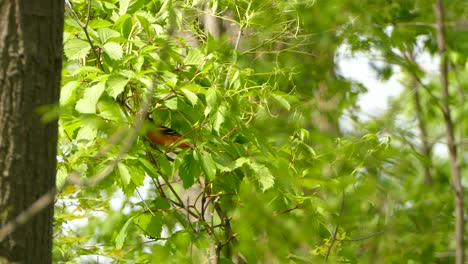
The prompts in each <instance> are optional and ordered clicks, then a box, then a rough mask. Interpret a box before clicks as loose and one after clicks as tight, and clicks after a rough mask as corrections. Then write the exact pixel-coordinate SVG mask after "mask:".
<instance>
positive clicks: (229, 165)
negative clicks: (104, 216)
mask: <svg viewBox="0 0 468 264" xmlns="http://www.w3.org/2000/svg"><path fill="white" fill-rule="evenodd" d="M216 161H217V163H216V165H217V166H218V168H219V170H220V171H221V172H230V171H233V170H235V169H238V168H240V167H242V166H244V165H245V164H250V160H249V159H247V158H245V157H241V158H238V159H237V160H235V161H233V162H229V161H228V162H226V161H224V160H220V159H217V160H216Z"/></svg>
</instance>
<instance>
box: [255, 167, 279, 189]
mask: <svg viewBox="0 0 468 264" xmlns="http://www.w3.org/2000/svg"><path fill="white" fill-rule="evenodd" d="M250 166H251V168H252V169H253V170H254V171H255V173H256V174H257V176H258V182H259V183H260V187H261V188H262V191H266V190H268V189H270V188H271V187H273V185H274V184H275V178H274V177H273V175H272V174H271V172H270V170H269V169H268V168H267V167H266V166H265V165H263V164H259V163H255V162H251V163H250Z"/></svg>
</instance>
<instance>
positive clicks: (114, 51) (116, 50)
mask: <svg viewBox="0 0 468 264" xmlns="http://www.w3.org/2000/svg"><path fill="white" fill-rule="evenodd" d="M102 50H103V51H104V53H106V54H107V55H108V56H109V58H111V59H113V60H121V59H122V57H123V50H122V46H120V44H118V43H116V42H107V43H106V44H104V46H102Z"/></svg>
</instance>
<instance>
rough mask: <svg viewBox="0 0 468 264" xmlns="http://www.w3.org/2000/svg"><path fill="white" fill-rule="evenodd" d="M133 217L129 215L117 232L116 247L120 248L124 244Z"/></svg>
mask: <svg viewBox="0 0 468 264" xmlns="http://www.w3.org/2000/svg"><path fill="white" fill-rule="evenodd" d="M133 218H135V216H132V217H130V218H129V219H128V220H127V221H126V222H125V224H124V225H123V226H122V228H121V229H120V231H119V234H118V235H117V237H116V238H115V247H116V248H117V249H122V247H123V245H124V242H125V239H126V238H127V232H128V227H129V226H130V223H132V221H133Z"/></svg>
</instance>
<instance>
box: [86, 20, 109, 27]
mask: <svg viewBox="0 0 468 264" xmlns="http://www.w3.org/2000/svg"><path fill="white" fill-rule="evenodd" d="M113 25H114V24H113V23H111V22H110V21H107V20H104V19H97V20H91V21H89V26H90V27H92V28H95V29H98V28H107V27H112V26H113Z"/></svg>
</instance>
